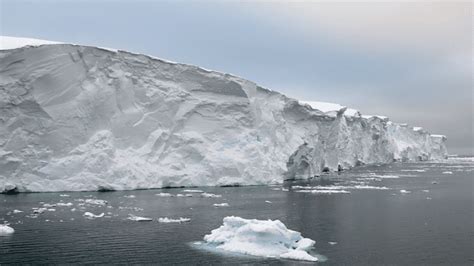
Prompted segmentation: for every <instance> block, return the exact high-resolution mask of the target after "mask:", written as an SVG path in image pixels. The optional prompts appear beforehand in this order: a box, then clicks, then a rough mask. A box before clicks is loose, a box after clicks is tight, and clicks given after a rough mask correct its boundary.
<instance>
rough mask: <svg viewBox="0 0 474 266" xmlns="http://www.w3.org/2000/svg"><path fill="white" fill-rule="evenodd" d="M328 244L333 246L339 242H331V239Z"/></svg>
mask: <svg viewBox="0 0 474 266" xmlns="http://www.w3.org/2000/svg"><path fill="white" fill-rule="evenodd" d="M328 244H329V245H331V246H334V245H337V242H331V241H329V242H328Z"/></svg>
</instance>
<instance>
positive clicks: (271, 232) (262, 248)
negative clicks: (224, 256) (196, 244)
mask: <svg viewBox="0 0 474 266" xmlns="http://www.w3.org/2000/svg"><path fill="white" fill-rule="evenodd" d="M204 241H205V242H206V243H207V244H209V245H214V246H215V247H216V248H218V249H221V250H225V251H230V252H236V253H242V254H247V255H253V256H259V257H271V258H284V259H293V260H305V261H317V260H318V259H317V258H316V257H314V256H312V255H310V254H309V253H308V251H309V250H311V249H312V248H313V246H314V244H315V243H316V242H315V241H314V240H312V239H309V238H304V237H302V236H301V233H299V232H296V231H293V230H290V229H288V228H286V226H285V225H284V224H283V223H282V222H281V221H280V220H274V221H272V220H266V221H265V220H256V219H243V218H240V217H235V216H228V217H225V218H224V220H223V225H222V226H221V227H219V228H217V229H214V230H212V232H211V233H210V234H208V235H205V236H204Z"/></svg>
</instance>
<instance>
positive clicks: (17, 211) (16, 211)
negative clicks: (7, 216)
mask: <svg viewBox="0 0 474 266" xmlns="http://www.w3.org/2000/svg"><path fill="white" fill-rule="evenodd" d="M22 212H23V211H20V210H13V213H22Z"/></svg>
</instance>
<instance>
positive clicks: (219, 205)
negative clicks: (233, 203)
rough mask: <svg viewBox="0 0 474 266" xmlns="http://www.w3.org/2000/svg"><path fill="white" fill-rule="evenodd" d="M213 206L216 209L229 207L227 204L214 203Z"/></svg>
mask: <svg viewBox="0 0 474 266" xmlns="http://www.w3.org/2000/svg"><path fill="white" fill-rule="evenodd" d="M212 205H214V206H215V207H229V203H227V202H223V203H214V204H212Z"/></svg>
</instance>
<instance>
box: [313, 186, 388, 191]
mask: <svg viewBox="0 0 474 266" xmlns="http://www.w3.org/2000/svg"><path fill="white" fill-rule="evenodd" d="M313 189H321V190H344V189H374V190H388V189H389V188H388V187H378V186H369V185H354V186H336V185H333V186H315V187H313Z"/></svg>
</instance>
